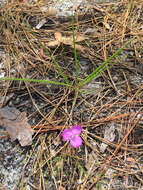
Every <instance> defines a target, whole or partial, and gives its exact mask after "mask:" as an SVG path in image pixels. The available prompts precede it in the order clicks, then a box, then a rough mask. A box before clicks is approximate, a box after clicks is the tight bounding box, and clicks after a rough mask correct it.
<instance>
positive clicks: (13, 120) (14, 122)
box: [0, 106, 34, 146]
mask: <svg viewBox="0 0 143 190" xmlns="http://www.w3.org/2000/svg"><path fill="white" fill-rule="evenodd" d="M0 125H1V126H2V127H4V128H5V129H6V130H7V132H8V134H9V136H10V138H11V141H12V142H13V141H15V140H16V139H18V141H19V143H20V145H21V146H28V145H31V144H32V135H33V134H34V130H33V129H32V128H31V126H30V125H29V124H28V122H27V117H26V113H25V112H20V111H19V110H18V109H16V108H14V107H8V106H6V107H3V108H1V109H0Z"/></svg>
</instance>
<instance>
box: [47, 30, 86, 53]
mask: <svg viewBox="0 0 143 190" xmlns="http://www.w3.org/2000/svg"><path fill="white" fill-rule="evenodd" d="M54 36H55V39H56V40H53V41H50V42H48V43H47V45H48V46H51V47H53V46H56V45H60V44H61V43H63V44H65V45H70V46H71V47H72V48H73V47H74V46H73V36H72V35H70V36H68V37H67V36H62V34H61V33H60V32H55V33H54ZM75 39H76V42H81V41H84V40H85V39H87V38H86V37H85V36H83V35H81V34H79V33H77V34H76V35H75ZM76 49H77V50H79V51H82V52H84V51H85V48H84V47H83V46H81V45H78V44H76Z"/></svg>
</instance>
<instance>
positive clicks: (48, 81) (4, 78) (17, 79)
mask: <svg viewBox="0 0 143 190" xmlns="http://www.w3.org/2000/svg"><path fill="white" fill-rule="evenodd" d="M0 80H11V81H25V82H37V83H44V84H55V85H61V86H68V87H73V86H72V85H70V84H67V83H63V82H57V81H51V80H39V79H27V78H7V77H2V78H0Z"/></svg>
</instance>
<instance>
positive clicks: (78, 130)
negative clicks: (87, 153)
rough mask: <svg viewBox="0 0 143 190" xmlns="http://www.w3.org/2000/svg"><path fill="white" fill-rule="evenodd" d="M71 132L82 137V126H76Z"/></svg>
mask: <svg viewBox="0 0 143 190" xmlns="http://www.w3.org/2000/svg"><path fill="white" fill-rule="evenodd" d="M71 132H72V134H73V135H80V133H81V125H74V126H73V127H72V128H71Z"/></svg>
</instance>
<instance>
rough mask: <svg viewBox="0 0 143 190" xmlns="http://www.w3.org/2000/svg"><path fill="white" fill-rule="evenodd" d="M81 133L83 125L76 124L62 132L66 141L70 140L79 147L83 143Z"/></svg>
mask: <svg viewBox="0 0 143 190" xmlns="http://www.w3.org/2000/svg"><path fill="white" fill-rule="evenodd" d="M80 133H81V125H74V126H72V128H71V129H65V130H64V131H63V132H62V134H61V135H62V137H63V139H64V141H68V140H69V141H70V143H71V145H72V146H73V147H74V148H79V147H80V146H81V144H82V139H81V137H80V136H79V135H80Z"/></svg>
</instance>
